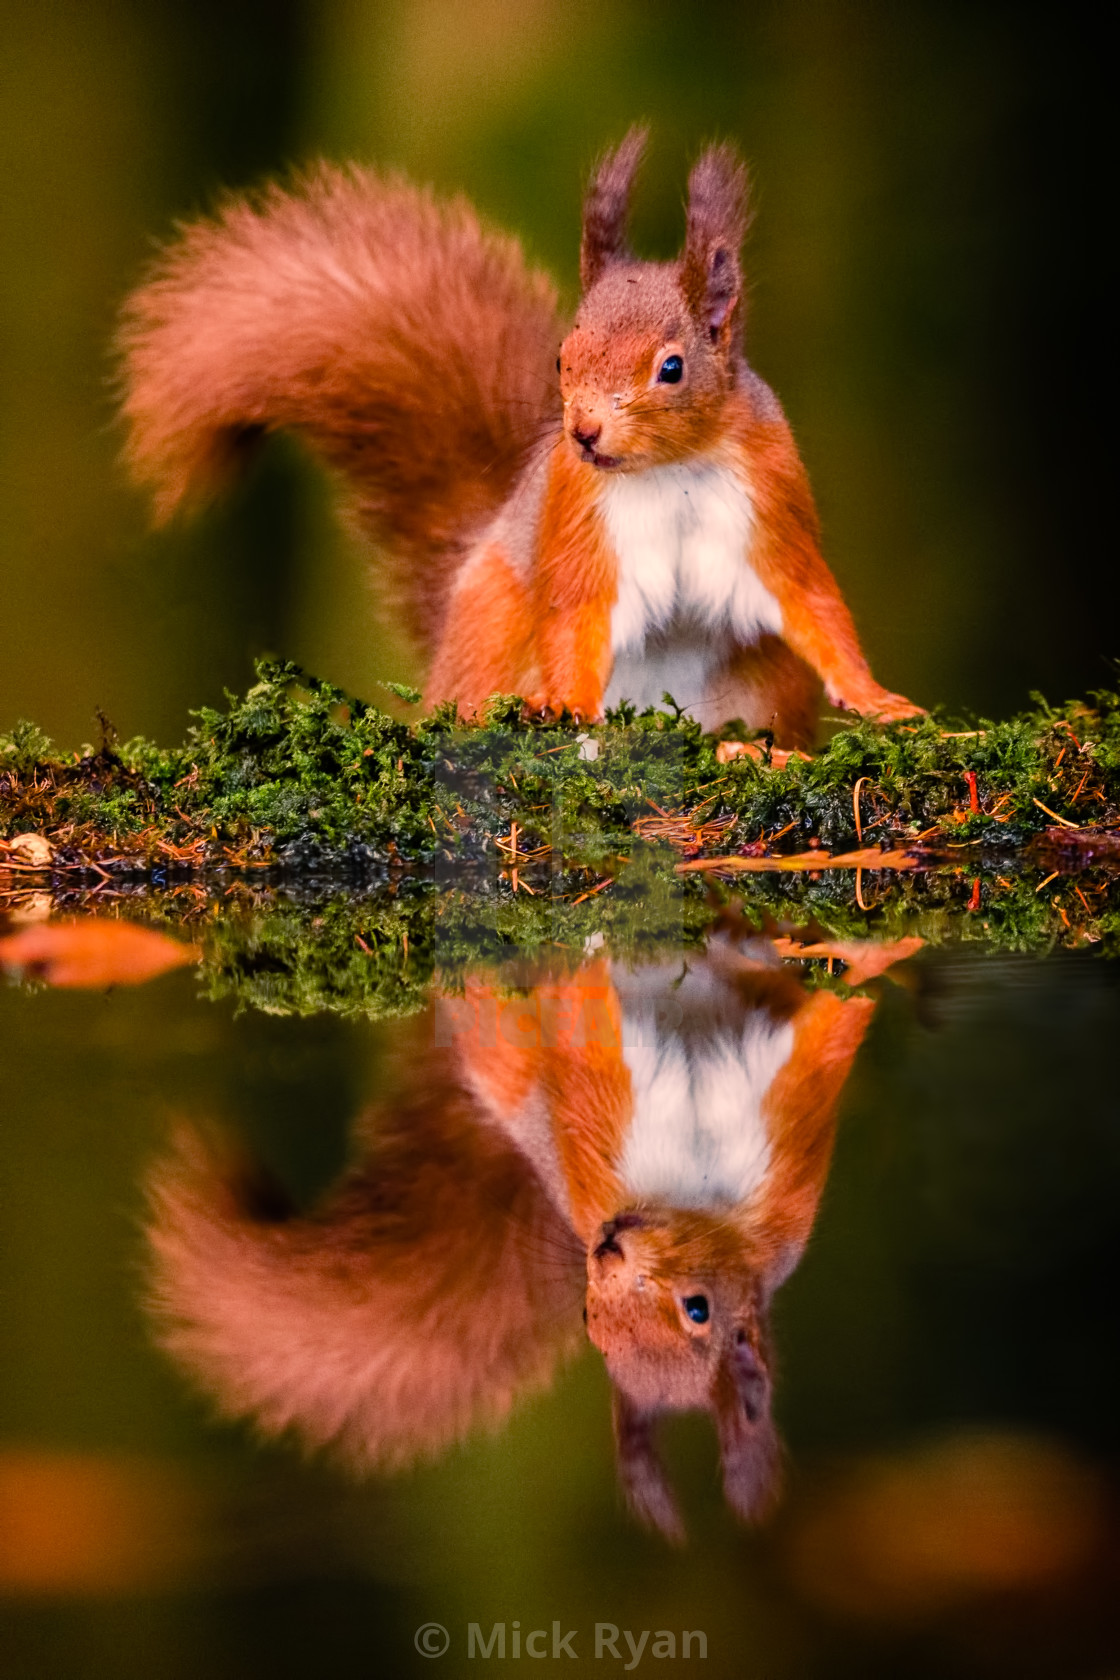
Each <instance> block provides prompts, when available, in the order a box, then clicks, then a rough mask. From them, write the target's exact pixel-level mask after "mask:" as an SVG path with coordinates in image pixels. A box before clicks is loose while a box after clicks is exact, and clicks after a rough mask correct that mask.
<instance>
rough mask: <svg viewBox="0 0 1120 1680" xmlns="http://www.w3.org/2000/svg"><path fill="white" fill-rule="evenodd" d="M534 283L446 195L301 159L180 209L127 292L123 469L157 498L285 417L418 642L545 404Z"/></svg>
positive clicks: (541, 318) (538, 426)
mask: <svg viewBox="0 0 1120 1680" xmlns="http://www.w3.org/2000/svg"><path fill="white" fill-rule="evenodd" d="M562 333H563V327H562V324H561V321H560V319H559V316H558V314H557V306H556V299H555V295H554V292H553V289H552V286H551V284H550V282H549V281H548V280H547V279H546V278H545V277H544V276H543V275H541V274H539V273H536V272H534V271H532V270H530V269H529V268H528V266H527V265H526V263H525V259H524V257H523V255H522V252H521V250H520V247H519V246H518V245H517V244H516V242H515V241H513V240H511V239H508V238H504V237H502V236H501V235H498V234H495V233H492V232H490V231H487V230H484V229H483V228H482V227H481V226H480V224H479V222H478V220H477V218H476V217H475V215H474V213H473V211H472V210H471V209H470V208H469V206H468V205H467V204H466V203H464V202H462V201H456V202H452V203H439V202H438V201H437V200H436V199H435V198H434V197H433V196H432V195H431V194H430V193H428V192H425V191H423V190H420V189H418V188H416V187H413V186H410V185H409V184H408V183H406V182H404V181H401V180H398V179H394V178H383V177H381V176H378V175H376V174H374V173H372V172H369V171H364V170H360V169H346V170H342V169H336V168H333V167H330V166H328V165H325V164H324V165H320V166H319V167H317V168H316V169H314V170H312V171H311V172H310V173H308V174H307V175H305V176H303V177H301V178H300V179H298V180H297V182H296V183H295V185H294V186H293V187H292V189H291V190H285V189H283V188H280V187H277V186H273V187H270V188H268V189H266V190H265V191H264V192H263V193H262V194H261V195H260V196H259V197H257V198H255V199H252V200H248V199H236V200H233V201H231V202H230V203H229V204H228V205H227V206H226V207H225V209H224V210H223V211H222V212H221V213H220V214H219V215H218V216H217V217H216V218H215V219H214V220H209V221H202V222H198V223H196V224H194V225H193V226H191V227H188V228H186V229H185V230H184V232H183V233H182V235H181V237H180V238H179V240H178V241H177V242H176V243H175V244H174V245H172V246H171V247H170V248H169V249H168V250H167V251H166V252H165V253H164V254H163V256H162V257H161V259H160V260H159V262H158V264H157V266H156V268H155V270H154V271H153V273H152V275H151V276H150V278H149V279H148V281H147V283H146V284H145V285H143V286H142V287H141V288H140V289H139V290H138V291H136V292H135V293H134V294H133V296H132V297H131V299H130V300H129V302H128V304H127V305H126V308H125V313H124V319H123V324H122V329H121V335H120V346H121V350H122V354H123V376H124V387H125V396H124V403H123V410H124V414H125V417H126V419H127V422H128V426H129V440H128V447H127V457H128V461H129V464H130V466H131V469H132V471H133V474H134V476H135V477H136V478H137V479H138V480H139V481H140V482H142V483H144V484H147V485H148V486H150V487H151V489H152V490H153V491H154V494H155V506H156V512H157V517H159V518H160V519H161V520H162V519H166V518H168V517H170V515H171V514H173V513H174V512H175V511H176V510H177V509H178V508H179V507H181V506H182V505H183V504H185V503H187V502H189V501H190V500H192V499H196V498H197V499H201V498H203V497H205V496H207V495H212V494H213V493H214V492H215V491H216V490H218V489H220V488H221V487H222V485H223V484H224V483H225V482H226V481H228V479H229V478H230V477H232V476H233V473H234V472H235V470H236V468H237V466H238V464H239V461H240V459H241V458H243V457H244V455H245V453H246V445H247V444H249V443H251V442H253V441H254V440H255V439H256V438H257V437H258V436H259V435H261V434H262V433H265V432H272V431H278V430H281V429H284V428H292V429H294V430H297V431H299V432H301V433H302V434H303V435H304V436H305V437H306V438H307V439H308V441H309V442H310V443H311V444H312V445H313V447H314V448H315V449H316V450H317V451H318V452H319V453H320V454H321V455H322V456H323V457H324V458H325V460H326V461H327V462H328V463H329V464H330V465H331V466H332V467H334V468H335V469H337V470H338V471H339V472H340V473H341V475H342V476H343V478H344V480H345V481H346V483H347V485H348V487H349V489H350V491H351V493H352V495H353V498H354V502H355V505H356V511H357V513H358V515H359V518H360V520H361V523H362V524H363V526H365V528H366V529H367V530H368V531H369V532H370V534H371V535H373V536H375V537H376V538H377V539H379V540H380V541H381V542H383V543H384V545H385V547H386V549H387V552H388V556H389V559H390V561H391V562H392V563H393V564H392V571H393V573H394V574H395V576H394V581H395V582H396V584H397V586H398V589H399V591H400V592H401V593H402V594H403V596H404V604H405V606H406V607H407V609H408V610H409V617H410V619H411V621H412V626H411V627H412V628H413V630H414V631H415V632H416V633H417V634H418V635H419V636H420V638H421V640H422V641H424V642H427V641H429V640H430V638H431V636H432V635H433V633H434V631H435V628H436V626H437V624H438V620H439V616H440V609H441V605H442V601H443V598H444V595H445V592H446V588H447V585H448V583H449V581H450V578H451V575H452V574H453V572H454V570H455V567H456V565H457V564H458V561H459V558H460V556H461V554H462V552H463V548H464V546H465V544H466V543H467V542H468V541H469V539H470V537H471V536H472V534H473V533H474V532H475V531H477V530H478V528H479V527H480V526H481V525H482V524H483V523H484V522H485V520H486V519H487V518H488V517H489V516H490V515H491V514H492V513H493V512H495V511H496V509H497V508H498V507H500V505H501V504H502V502H503V501H504V500H505V498H506V497H507V496H508V494H509V491H510V489H511V488H512V484H513V481H514V478H515V476H516V474H517V471H518V469H519V467H520V465H521V463H522V461H523V460H524V458H525V454H526V452H527V450H528V449H529V448H530V447H531V446H532V444H533V443H534V442H535V440H536V439H537V438H538V437H539V436H540V435H541V433H542V430H544V429H546V428H547V427H548V426H549V424H550V423H552V422H556V423H558V422H559V414H560V399H559V394H558V380H557V376H556V372H555V363H556V352H557V348H558V345H559V342H560V339H561V337H562Z"/></svg>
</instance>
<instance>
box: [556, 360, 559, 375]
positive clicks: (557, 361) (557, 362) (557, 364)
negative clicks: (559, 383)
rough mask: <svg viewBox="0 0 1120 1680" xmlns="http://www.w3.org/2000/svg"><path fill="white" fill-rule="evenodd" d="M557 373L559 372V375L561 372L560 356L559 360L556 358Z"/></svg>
mask: <svg viewBox="0 0 1120 1680" xmlns="http://www.w3.org/2000/svg"><path fill="white" fill-rule="evenodd" d="M556 371H557V373H559V372H560V358H559V356H557V358H556Z"/></svg>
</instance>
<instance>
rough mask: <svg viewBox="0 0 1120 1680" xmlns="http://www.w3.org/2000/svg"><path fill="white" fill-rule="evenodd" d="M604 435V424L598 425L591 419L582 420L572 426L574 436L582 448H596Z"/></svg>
mask: <svg viewBox="0 0 1120 1680" xmlns="http://www.w3.org/2000/svg"><path fill="white" fill-rule="evenodd" d="M602 435H603V428H602V426H596V425H595V424H593V422H592V421H590V420H581V421H579V422H578V424H577V425H574V426H573V427H572V436H573V437H574V438H575V440H576V442H577V443H578V444H579V445H580V447H581V448H582V449H594V447H595V445H596V444H597V443H598V441H599V439H600V438H601V437H602Z"/></svg>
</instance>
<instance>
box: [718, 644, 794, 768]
mask: <svg viewBox="0 0 1120 1680" xmlns="http://www.w3.org/2000/svg"><path fill="white" fill-rule="evenodd" d="M713 689H714V690H715V692H716V693H717V694H718V696H719V702H720V706H719V709H720V712H721V714H722V717H721V718H720V720H719V721H720V722H725V721H729V720H730V719H732V718H738V719H740V720H741V721H742V723H743V725H744V727H745V729H746V730H747V732H748V733H749V732H750V731H751V730H755V729H769V730H771V731H772V732H773V735H774V745H775V746H778V747H784V748H786V749H790V748H793V747H800V748H802V749H803V750H808V749H809V748H811V747H812V746H813V745H814V743H815V741H816V737H817V727H818V725H819V722H820V715H821V700H822V697H823V690H822V687H821V680H820V678H819V677H818V676H817V673H816V672H815V671H814V670H813V669H812V667H811V666H809V665H807V664H806V663H805V661H804V660H803V659H801V658H799V656H798V655H797V654H796V653H794V651H793V649H792V648H790V647H788V646H787V644H786V643H785V642H783V641H782V639H781V637H780V636H770V635H765V636H761V637H760V638H759V640H758V641H757V642H754V643H753V644H752V645H751V646H750V647H742V648H737V649H736V650H735V652H734V653H733V654H732V655H731V657H730V659H729V660H728V661H727V664H726V666H725V667H724V670H723V672H722V673H721V674H720V677H719V678H718V679H717V680H716V682H714V683H713ZM705 722H707V720H705ZM709 727H712V725H709Z"/></svg>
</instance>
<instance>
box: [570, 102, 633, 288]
mask: <svg viewBox="0 0 1120 1680" xmlns="http://www.w3.org/2000/svg"><path fill="white" fill-rule="evenodd" d="M648 137H649V130H648V129H647V128H646V127H645V126H644V125H643V124H641V123H635V125H634V127H633V128H632V129H631V130H630V132H629V133H628V134H627V136H626V138H625V140H623V142H622V144H621V145H620V146H618V147H616V149H615V150H614V151H613V152H608V153H607V155H606V157H605V158H603V160H602V162H601V163H600V164H599V167H598V168H597V169H596V171H595V173H594V175H593V176H592V178H591V185H590V186H589V187H588V189H587V196H586V198H585V199H584V201H583V239H582V242H581V244H580V250H579V277H580V281H581V283H582V285H583V289H584V291H587V289H588V287H589V286H593V285H594V284H595V282H596V280H598V278H599V276H600V275H601V274H602V272H603V270H604V269H605V268H607V267H608V266H609V264H611V263H613V262H621V261H623V260H624V259H625V258H626V257H627V256H629V254H630V253H629V249H628V247H627V244H626V223H627V219H628V217H629V214H630V189H631V187H632V186H633V184H634V176H635V175H636V174H637V172H638V165H639V164H640V163H641V161H642V153H643V152H644V151H645V148H646V140H647V139H648Z"/></svg>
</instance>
